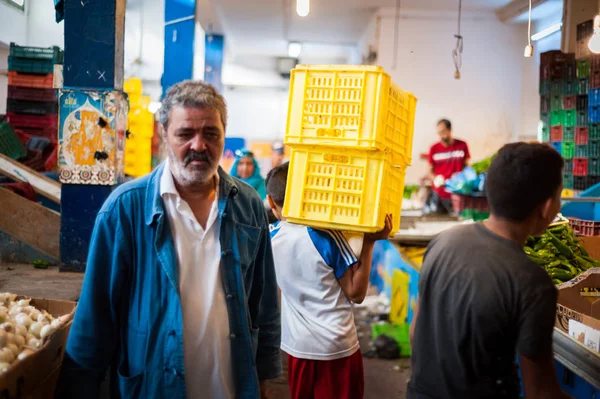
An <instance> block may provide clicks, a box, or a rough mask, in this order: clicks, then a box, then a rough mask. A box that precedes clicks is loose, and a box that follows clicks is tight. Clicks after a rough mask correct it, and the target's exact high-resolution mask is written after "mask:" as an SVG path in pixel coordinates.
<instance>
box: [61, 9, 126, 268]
mask: <svg viewBox="0 0 600 399" xmlns="http://www.w3.org/2000/svg"><path fill="white" fill-rule="evenodd" d="M125 2H126V1H125V0H83V1H82V0H65V7H64V10H65V62H64V69H63V77H64V89H63V90H61V93H60V98H61V101H60V105H61V109H60V122H61V123H60V131H59V141H60V145H61V153H60V156H59V157H60V159H59V170H60V180H61V182H62V183H63V184H62V193H61V195H62V197H61V232H60V252H61V254H60V257H61V266H60V270H61V271H84V270H85V262H86V258H87V253H88V248H89V245H90V238H91V233H92V229H93V226H94V221H95V218H96V215H97V213H98V211H99V209H100V207H101V206H102V204H103V203H104V201H105V200H106V198H107V197H108V195H109V194H110V193H111V191H112V189H113V187H114V186H115V185H116V184H118V183H119V182H120V181H121V179H122V169H123V157H122V151H123V147H124V137H123V135H124V131H122V130H123V127H122V124H123V121H125V123H126V114H127V113H126V110H127V105H126V102H124V97H122V94H121V93H120V91H121V90H122V87H123V61H124V60H123V47H124V30H125ZM94 101H95V102H94ZM105 104H106V107H105V106H104V105H105ZM111 105H113V106H114V107H113V108H112V109H110V110H109V108H110V106H111ZM123 112H125V113H124V115H125V116H123ZM100 119H104V120H103V121H102V120H100ZM89 121H93V122H94V126H93V127H91V128H89V127H88V128H86V127H84V125H85V124H84V123H83V122H88V124H89ZM117 125H119V126H117ZM91 134H94V135H95V136H94V137H97V139H96V140H91V139H89V140H88V139H85V140H84V139H83V137H86V135H88V136H87V137H90V136H89V135H91ZM89 154H91V156H90V155H89Z"/></svg>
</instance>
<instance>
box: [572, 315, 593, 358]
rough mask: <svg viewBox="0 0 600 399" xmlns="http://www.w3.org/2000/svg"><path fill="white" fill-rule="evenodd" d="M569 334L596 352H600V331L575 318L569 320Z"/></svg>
mask: <svg viewBox="0 0 600 399" xmlns="http://www.w3.org/2000/svg"><path fill="white" fill-rule="evenodd" d="M569 335H570V336H571V337H572V338H573V339H574V340H575V341H577V342H579V343H581V344H583V345H585V346H587V347H588V348H590V349H591V350H593V351H594V352H600V331H598V330H595V329H593V328H592V327H588V326H586V325H585V324H582V323H580V322H578V321H575V320H569Z"/></svg>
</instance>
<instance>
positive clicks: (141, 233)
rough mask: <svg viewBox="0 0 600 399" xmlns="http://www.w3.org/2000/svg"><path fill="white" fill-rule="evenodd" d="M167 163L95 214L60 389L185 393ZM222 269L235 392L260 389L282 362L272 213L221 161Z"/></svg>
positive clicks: (61, 392)
mask: <svg viewBox="0 0 600 399" xmlns="http://www.w3.org/2000/svg"><path fill="white" fill-rule="evenodd" d="M163 170H164V164H163V165H161V166H159V167H158V168H156V170H155V171H154V172H153V173H151V174H150V175H148V176H146V177H143V178H141V179H137V180H134V181H132V182H129V183H126V184H123V185H122V186H120V187H119V188H117V189H116V190H115V191H114V192H113V193H112V194H111V196H110V197H109V198H108V200H107V201H106V203H105V204H104V206H103V207H102V209H101V210H100V212H99V214H98V217H97V219H96V225H95V227H94V232H93V235H92V239H91V244H90V251H89V255H88V262H87V268H86V273H85V278H84V281H83V288H82V292H81V297H80V299H79V305H78V307H77V311H76V313H75V319H74V321H73V325H72V327H71V332H70V335H69V340H68V343H67V350H66V356H65V361H64V364H63V370H62V374H61V378H60V381H59V387H58V391H57V397H61V398H94V397H98V395H99V386H100V382H101V381H102V379H103V377H104V374H105V372H106V370H107V369H108V368H109V366H110V367H111V371H112V372H111V392H112V395H111V396H112V397H120V398H146V399H149V398H157V399H158V398H169V399H176V398H185V397H186V387H185V379H184V374H185V370H184V363H183V322H182V312H181V304H180V298H179V288H178V287H179V276H178V266H177V257H176V254H175V249H174V245H173V239H172V235H171V232H170V227H169V219H168V217H167V215H166V213H165V208H164V205H163V200H162V198H161V196H160V178H161V175H162V173H163ZM219 176H220V183H219V193H220V194H219V199H218V207H219V218H220V219H221V231H220V242H221V248H222V252H221V275H222V279H223V287H224V290H225V297H226V301H227V309H228V315H223V317H227V316H228V317H229V326H230V330H231V336H230V338H231V353H232V365H233V368H234V370H233V375H234V381H235V387H236V398H258V397H260V394H259V384H258V382H259V380H265V379H270V378H275V377H278V376H279V375H280V374H281V372H282V370H281V357H280V352H279V345H280V315H279V306H278V299H277V283H276V279H275V269H274V266H273V255H272V253H271V242H270V239H269V226H268V221H267V215H266V213H265V210H264V206H263V203H262V201H261V200H260V198H259V196H258V194H257V193H256V192H255V191H254V190H253V189H252V188H251V187H250V186H248V185H247V184H245V183H243V182H241V181H239V180H236V179H234V178H232V177H231V176H229V175H228V174H226V173H225V172H224V171H223V170H222V169H219Z"/></svg>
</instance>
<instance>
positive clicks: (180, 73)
mask: <svg viewBox="0 0 600 399" xmlns="http://www.w3.org/2000/svg"><path fill="white" fill-rule="evenodd" d="M195 15H196V0H165V59H164V69H163V76H162V80H161V84H162V89H163V90H162V92H163V97H164V95H165V94H166V92H167V89H168V88H169V87H171V86H173V85H174V84H175V83H178V82H181V81H182V80H186V79H192V76H193V70H194V35H195V23H196V17H195Z"/></svg>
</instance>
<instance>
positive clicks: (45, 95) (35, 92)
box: [7, 86, 58, 102]
mask: <svg viewBox="0 0 600 399" xmlns="http://www.w3.org/2000/svg"><path fill="white" fill-rule="evenodd" d="M7 97H8V98H9V99H11V100H22V101H38V102H57V101H58V99H57V97H56V90H54V89H36V88H32V87H19V86H8V96H7Z"/></svg>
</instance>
